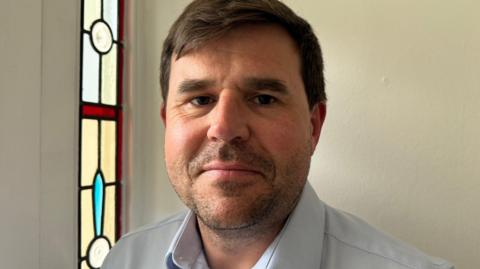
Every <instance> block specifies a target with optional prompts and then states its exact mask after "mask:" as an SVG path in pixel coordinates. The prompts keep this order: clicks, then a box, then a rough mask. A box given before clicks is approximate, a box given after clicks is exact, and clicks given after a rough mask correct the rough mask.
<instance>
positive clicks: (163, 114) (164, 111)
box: [160, 102, 167, 127]
mask: <svg viewBox="0 0 480 269" xmlns="http://www.w3.org/2000/svg"><path fill="white" fill-rule="evenodd" d="M160 117H162V121H163V125H164V126H165V127H166V126H167V108H166V104H165V102H163V103H162V105H161V107H160Z"/></svg>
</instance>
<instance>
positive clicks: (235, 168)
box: [201, 161, 264, 176]
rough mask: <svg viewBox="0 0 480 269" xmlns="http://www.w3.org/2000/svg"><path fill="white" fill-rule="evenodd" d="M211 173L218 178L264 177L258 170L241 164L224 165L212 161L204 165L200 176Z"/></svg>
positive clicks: (224, 163) (223, 163)
mask: <svg viewBox="0 0 480 269" xmlns="http://www.w3.org/2000/svg"><path fill="white" fill-rule="evenodd" d="M203 173H212V174H217V175H219V176H242V175H243V176H246V175H262V176H263V175H264V174H263V173H262V172H261V171H260V169H257V168H255V167H252V166H251V165H246V164H243V163H226V162H219V161H214V162H210V163H208V164H206V165H204V166H203V167H202V169H201V174H203Z"/></svg>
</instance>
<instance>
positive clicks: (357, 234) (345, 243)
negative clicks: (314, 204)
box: [324, 205, 453, 269]
mask: <svg viewBox="0 0 480 269" xmlns="http://www.w3.org/2000/svg"><path fill="white" fill-rule="evenodd" d="M325 208H326V211H325V224H326V225H325V244H326V246H327V247H326V248H324V255H325V256H327V257H325V258H326V259H324V262H326V263H332V262H334V263H336V264H335V266H333V267H331V268H392V269H393V268H395V269H452V268H453V266H452V265H451V264H449V263H448V262H446V261H444V260H442V259H439V258H434V257H430V256H428V255H426V254H424V253H422V252H421V251H419V250H418V249H416V248H414V247H412V246H409V245H408V244H405V243H403V242H401V241H399V240H397V239H394V238H393V237H391V236H389V235H387V234H385V233H383V232H381V231H379V230H378V229H375V228H373V227H372V226H371V225H369V224H367V223H366V222H365V221H363V220H361V219H360V218H358V217H355V216H353V215H351V214H348V213H345V212H342V211H340V210H337V209H334V208H332V207H330V206H328V205H325ZM363 264H364V265H365V267H362V266H361V265H363ZM352 266H353V267H352ZM326 268H330V267H328V266H326Z"/></svg>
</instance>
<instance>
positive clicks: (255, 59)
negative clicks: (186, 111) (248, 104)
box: [170, 24, 300, 89]
mask: <svg viewBox="0 0 480 269" xmlns="http://www.w3.org/2000/svg"><path fill="white" fill-rule="evenodd" d="M213 74H215V75H224V76H226V75H236V76H238V75H244V76H249V77H255V76H269V77H272V76H273V78H277V79H282V80H289V79H298V78H300V56H299V50H298V47H297V44H296V42H295V41H294V40H293V39H292V37H291V36H290V34H289V33H288V32H287V31H286V30H285V29H284V28H282V27H281V26H278V25H276V24H260V25H258V24H257V25H242V26H239V27H236V28H234V29H232V30H230V31H229V32H227V33H226V34H225V35H223V36H222V37H220V38H218V39H215V40H210V41H207V42H204V43H203V44H202V45H201V46H200V47H198V48H196V49H192V50H190V51H188V52H187V53H185V54H184V55H182V56H181V57H179V58H178V57H177V55H173V56H172V66H171V73H170V86H173V85H172V83H175V80H176V79H178V77H179V76H180V77H182V78H183V77H186V78H198V77H197V76H199V75H201V76H209V75H213ZM170 89H172V88H170Z"/></svg>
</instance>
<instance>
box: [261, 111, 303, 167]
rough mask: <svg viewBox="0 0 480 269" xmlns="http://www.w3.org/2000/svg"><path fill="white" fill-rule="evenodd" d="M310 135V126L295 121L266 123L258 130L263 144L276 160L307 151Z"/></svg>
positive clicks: (284, 120) (285, 120)
mask: <svg viewBox="0 0 480 269" xmlns="http://www.w3.org/2000/svg"><path fill="white" fill-rule="evenodd" d="M309 133H310V131H309V126H308V124H306V123H303V122H301V121H299V120H294V119H283V120H280V121H275V123H272V122H265V123H263V124H261V125H260V127H259V128H258V134H259V136H261V137H262V139H261V140H262V144H263V145H264V147H266V148H267V150H268V151H269V152H270V153H271V154H274V156H273V157H274V158H282V157H285V158H288V156H291V155H292V154H296V153H298V150H305V145H306V144H310V139H311V138H310V135H309Z"/></svg>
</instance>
